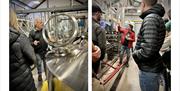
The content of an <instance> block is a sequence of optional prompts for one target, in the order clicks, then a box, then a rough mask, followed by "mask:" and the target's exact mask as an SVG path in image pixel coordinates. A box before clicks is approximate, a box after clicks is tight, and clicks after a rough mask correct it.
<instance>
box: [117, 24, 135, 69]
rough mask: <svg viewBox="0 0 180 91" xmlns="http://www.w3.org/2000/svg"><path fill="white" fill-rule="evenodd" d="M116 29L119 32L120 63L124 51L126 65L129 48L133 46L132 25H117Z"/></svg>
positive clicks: (133, 34)
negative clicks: (126, 26)
mask: <svg viewBox="0 0 180 91" xmlns="http://www.w3.org/2000/svg"><path fill="white" fill-rule="evenodd" d="M118 31H119V32H120V33H121V40H120V42H121V47H120V55H119V56H120V64H122V60H123V55H124V52H125V51H126V55H127V63H126V66H127V67H128V66H129V64H128V62H129V58H130V49H131V48H132V47H133V42H134V41H135V33H134V31H133V26H132V25H131V24H129V27H128V28H122V27H120V26H118Z"/></svg>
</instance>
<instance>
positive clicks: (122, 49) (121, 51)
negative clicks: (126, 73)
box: [119, 45, 130, 63]
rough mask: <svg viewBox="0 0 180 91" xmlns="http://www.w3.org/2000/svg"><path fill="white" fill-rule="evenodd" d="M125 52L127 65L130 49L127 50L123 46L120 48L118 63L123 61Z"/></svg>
mask: <svg viewBox="0 0 180 91" xmlns="http://www.w3.org/2000/svg"><path fill="white" fill-rule="evenodd" d="M125 51H126V55H127V63H128V61H129V58H130V48H128V46H124V45H121V48H120V56H119V57H120V62H122V61H123V56H124V52H125Z"/></svg>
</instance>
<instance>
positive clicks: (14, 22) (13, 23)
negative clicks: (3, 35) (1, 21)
mask: <svg viewBox="0 0 180 91" xmlns="http://www.w3.org/2000/svg"><path fill="white" fill-rule="evenodd" d="M9 26H10V27H12V28H14V29H16V30H17V31H19V27H18V20H17V16H16V13H15V12H14V10H13V9H10V10H9Z"/></svg>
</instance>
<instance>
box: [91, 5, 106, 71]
mask: <svg viewBox="0 0 180 91" xmlns="http://www.w3.org/2000/svg"><path fill="white" fill-rule="evenodd" d="M102 13H104V12H102V10H101V9H100V7H99V6H95V5H93V6H92V41H93V44H94V45H96V46H98V47H99V48H100V50H101V56H100V58H99V59H98V61H96V62H95V63H93V64H92V68H93V71H94V72H95V73H98V69H99V65H100V61H102V60H103V59H104V57H105V50H106V33H105V30H104V29H103V28H101V27H100V19H101V15H102Z"/></svg>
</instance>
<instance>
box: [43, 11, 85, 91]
mask: <svg viewBox="0 0 180 91" xmlns="http://www.w3.org/2000/svg"><path fill="white" fill-rule="evenodd" d="M78 33H80V32H79V30H78V23H77V20H76V19H75V17H73V16H70V15H67V14H57V15H53V16H51V17H50V18H49V19H48V21H47V22H45V25H44V28H43V38H44V39H45V41H46V42H47V43H48V44H49V45H50V46H52V48H51V50H50V51H49V52H48V53H47V54H46V65H47V69H48V70H49V72H50V73H51V74H52V75H53V76H55V77H56V78H58V79H59V80H61V81H62V82H64V83H65V84H67V85H68V86H69V87H71V88H72V89H73V90H74V91H87V90H88V42H87V41H86V40H81V41H80V42H78V43H77V42H76V43H75V38H76V37H77V36H78ZM49 80H51V78H50V79H49ZM50 84H51V83H50ZM49 89H51V90H52V87H49Z"/></svg>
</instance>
